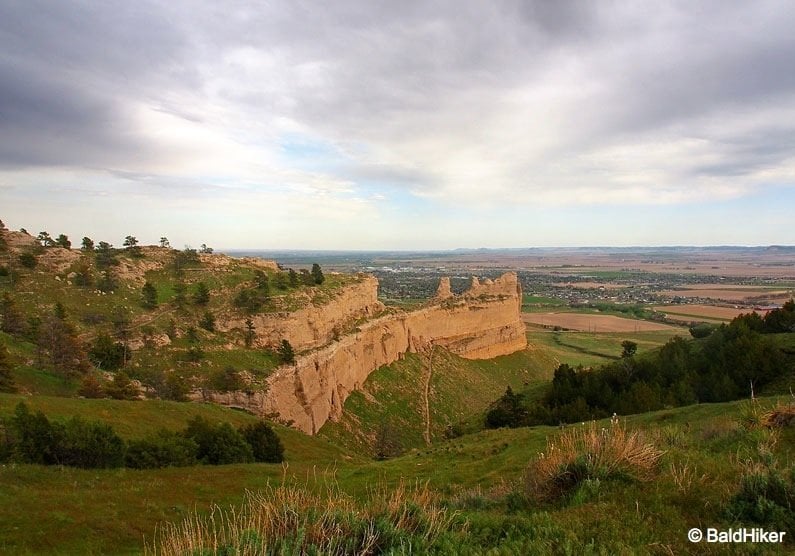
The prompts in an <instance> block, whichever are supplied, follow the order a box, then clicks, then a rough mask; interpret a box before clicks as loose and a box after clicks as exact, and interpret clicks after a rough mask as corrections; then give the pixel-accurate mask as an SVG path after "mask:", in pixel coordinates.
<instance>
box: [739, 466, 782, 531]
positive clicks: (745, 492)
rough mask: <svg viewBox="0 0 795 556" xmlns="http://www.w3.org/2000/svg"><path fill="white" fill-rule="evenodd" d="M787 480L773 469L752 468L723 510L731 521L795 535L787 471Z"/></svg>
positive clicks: (767, 467)
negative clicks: (754, 524)
mask: <svg viewBox="0 0 795 556" xmlns="http://www.w3.org/2000/svg"><path fill="white" fill-rule="evenodd" d="M789 474H790V477H789V480H787V479H785V478H784V477H783V476H782V474H781V472H780V471H779V470H778V469H776V468H775V467H774V466H772V465H768V466H763V465H759V464H754V465H752V466H751V467H750V468H749V469H748V470H747V471H746V472H745V474H744V475H743V477H742V480H741V483H740V488H739V490H738V492H737V493H736V494H735V495H734V496H732V498H731V500H730V501H729V505H728V506H727V508H726V511H725V514H726V517H727V518H728V519H730V520H733V521H743V522H750V523H758V524H760V525H762V526H764V527H765V528H766V529H768V530H773V531H787V533H788V537H792V536H793V534H795V512H793V509H795V486H794V485H793V474H795V467H792V468H791V469H790V472H789Z"/></svg>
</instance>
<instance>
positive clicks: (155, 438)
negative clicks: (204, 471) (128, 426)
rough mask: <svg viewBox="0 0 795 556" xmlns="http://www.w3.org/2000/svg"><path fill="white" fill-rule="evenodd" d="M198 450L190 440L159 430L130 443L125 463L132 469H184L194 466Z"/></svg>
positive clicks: (177, 434) (196, 445)
mask: <svg viewBox="0 0 795 556" xmlns="http://www.w3.org/2000/svg"><path fill="white" fill-rule="evenodd" d="M198 450H199V446H198V444H196V442H194V441H193V440H191V439H190V438H185V437H184V436H183V435H181V434H179V433H175V432H170V431H167V430H165V429H161V430H159V431H158V432H157V433H155V434H154V435H152V436H149V437H147V438H145V439H143V440H133V441H131V442H130V443H129V445H128V446H127V457H126V459H125V462H126V465H127V467H132V468H134V469H154V468H158V467H186V466H189V465H195V464H196V454H197V453H198Z"/></svg>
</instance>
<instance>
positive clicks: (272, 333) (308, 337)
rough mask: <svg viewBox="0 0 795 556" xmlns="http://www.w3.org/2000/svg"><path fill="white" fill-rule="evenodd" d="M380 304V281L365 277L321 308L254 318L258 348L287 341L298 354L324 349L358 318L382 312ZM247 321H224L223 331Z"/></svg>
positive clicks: (311, 307) (220, 325) (308, 307)
mask: <svg viewBox="0 0 795 556" xmlns="http://www.w3.org/2000/svg"><path fill="white" fill-rule="evenodd" d="M383 309H384V306H383V304H382V303H381V302H380V301H378V280H377V279H376V278H375V277H374V276H370V275H366V276H362V278H361V281H360V282H358V283H356V284H352V285H350V286H347V287H346V288H344V289H342V290H341V291H339V292H338V293H337V294H336V295H335V297H334V298H332V299H331V300H329V302H328V303H325V304H323V305H320V306H317V307H316V306H314V305H311V304H310V305H309V306H307V307H305V308H302V309H298V310H297V311H293V312H290V313H270V314H260V315H254V316H252V317H251V320H252V322H253V323H254V328H255V329H256V331H257V338H256V340H255V342H254V343H255V345H257V346H259V347H263V346H277V345H279V342H281V341H282V339H285V338H286V339H287V340H289V341H290V344H291V345H292V346H293V349H295V350H296V351H304V350H307V349H313V348H317V347H320V346H324V345H326V344H328V343H329V342H331V341H332V340H334V339H336V338H339V337H341V336H342V335H344V334H345V333H346V332H347V331H348V330H349V329H350V328H352V327H353V325H354V323H355V322H356V321H357V320H359V319H366V318H369V317H372V316H374V315H376V314H378V313H379V312H381V311H383ZM244 321H245V319H241V318H239V317H235V318H230V319H227V320H222V321H220V322H219V325H218V328H219V330H222V331H228V330H231V329H235V328H238V329H243V327H244V326H245V325H244Z"/></svg>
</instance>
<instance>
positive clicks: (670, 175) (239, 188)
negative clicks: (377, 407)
mask: <svg viewBox="0 0 795 556" xmlns="http://www.w3.org/2000/svg"><path fill="white" fill-rule="evenodd" d="M793 21H795V3H793V2H790V1H782V2H767V1H764V0H760V1H754V2H745V1H715V2H692V1H683V2H655V1H649V2H613V1H607V0H605V1H601V2H590V1H582V2H563V1H556V2H551V1H544V2H542V1H538V2H530V1H524V2H518V1H517V2H501V1H489V2H474V1H473V2H465V1H461V0H451V1H449V2H443V1H440V2H409V1H400V2H395V1H392V0H387V1H383V2H375V1H358V2H353V1H340V0H335V1H334V2H303V1H300V0H288V1H284V2H279V1H269V2H225V1H220V0H218V1H213V2H206V3H199V2H194V1H191V2H188V1H181V0H172V1H169V2H163V1H162V0H157V1H154V2H149V1H145V0H136V1H135V2H129V1H127V0H123V1H107V2H105V1H103V2H94V1H88V0H87V1H66V0H51V1H38V0H19V1H16V0H0V218H2V220H3V221H4V222H5V223H6V224H7V225H8V226H9V227H12V228H19V227H25V228H27V229H28V230H29V231H31V232H34V233H36V232H38V231H41V230H47V231H49V232H50V233H53V234H57V233H62V232H63V233H67V234H68V235H70V237H72V238H73V239H74V238H77V239H79V238H80V237H82V236H83V235H89V236H91V237H93V238H94V239H95V240H97V241H98V240H106V241H110V242H111V243H114V244H116V245H119V244H121V242H122V239H123V238H124V236H126V235H128V234H132V235H136V236H137V237H138V238H139V239H140V240H141V241H142V242H145V243H153V242H155V241H156V240H157V239H158V238H160V236H163V235H165V236H167V237H169V238H170V239H171V242H172V244H173V245H175V246H180V247H181V246H182V245H185V244H191V245H194V246H195V245H198V244H200V243H207V244H208V245H212V246H215V247H217V248H234V247H246V248H258V247H259V248H299V249H300V248H312V249H324V248H329V249H379V248H385V249H439V248H455V247H523V246H556V245H670V244H683V245H705V244H772V243H777V244H795V224H793V222H794V221H795V218H793V208H795V33H793V31H792V22H793Z"/></svg>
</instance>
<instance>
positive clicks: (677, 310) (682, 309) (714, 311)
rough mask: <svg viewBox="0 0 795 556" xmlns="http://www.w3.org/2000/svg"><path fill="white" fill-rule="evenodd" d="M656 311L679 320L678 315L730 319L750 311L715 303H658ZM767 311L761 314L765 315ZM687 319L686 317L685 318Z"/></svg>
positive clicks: (717, 319)
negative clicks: (715, 304)
mask: <svg viewBox="0 0 795 556" xmlns="http://www.w3.org/2000/svg"><path fill="white" fill-rule="evenodd" d="M654 310H655V311H660V312H662V313H665V314H666V315H668V317H669V318H671V319H673V320H677V318H678V317H686V320H696V319H704V320H713V321H730V320H732V319H733V318H735V317H736V316H738V315H741V314H743V313H749V312H750V311H749V310H748V309H735V308H734V307H715V306H714V305H697V304H693V305H658V306H656V307H654ZM764 313H765V311H762V312H761V314H763V315H764ZM683 320H685V319H683Z"/></svg>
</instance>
